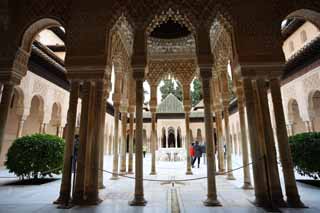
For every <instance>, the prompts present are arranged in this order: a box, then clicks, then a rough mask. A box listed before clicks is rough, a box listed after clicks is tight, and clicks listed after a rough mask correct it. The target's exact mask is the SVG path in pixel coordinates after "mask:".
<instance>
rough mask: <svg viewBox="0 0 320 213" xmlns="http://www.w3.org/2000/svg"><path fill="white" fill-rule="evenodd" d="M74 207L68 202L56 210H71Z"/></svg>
mask: <svg viewBox="0 0 320 213" xmlns="http://www.w3.org/2000/svg"><path fill="white" fill-rule="evenodd" d="M72 207H74V204H73V203H71V202H69V203H68V204H60V205H59V206H58V207H57V208H58V209H71V208H72Z"/></svg>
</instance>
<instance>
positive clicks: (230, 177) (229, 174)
mask: <svg viewBox="0 0 320 213" xmlns="http://www.w3.org/2000/svg"><path fill="white" fill-rule="evenodd" d="M235 179H236V178H235V177H234V176H233V174H232V173H228V176H227V180H235Z"/></svg>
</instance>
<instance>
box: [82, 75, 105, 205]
mask: <svg viewBox="0 0 320 213" xmlns="http://www.w3.org/2000/svg"><path fill="white" fill-rule="evenodd" d="M95 87H96V88H95V98H94V104H93V108H94V110H92V111H91V113H90V114H91V115H90V116H92V117H93V128H92V129H91V131H92V133H93V134H92V142H91V150H90V151H91V159H90V164H88V166H89V168H90V174H91V175H90V181H89V187H88V188H87V189H86V201H87V203H88V204H98V203H100V202H101V199H100V198H99V190H98V189H99V180H98V179H99V156H100V155H99V148H100V146H99V143H100V142H102V141H101V134H102V133H103V130H104V127H102V120H103V119H104V118H105V115H104V112H105V107H104V106H105V104H104V101H105V100H104V81H103V80H96V81H95Z"/></svg>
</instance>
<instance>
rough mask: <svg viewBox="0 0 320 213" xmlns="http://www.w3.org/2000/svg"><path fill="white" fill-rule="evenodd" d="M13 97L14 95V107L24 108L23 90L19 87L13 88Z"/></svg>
mask: <svg viewBox="0 0 320 213" xmlns="http://www.w3.org/2000/svg"><path fill="white" fill-rule="evenodd" d="M14 95H15V98H14V102H15V103H14V105H15V107H16V108H21V109H22V108H23V107H24V105H25V104H24V92H23V90H22V89H21V88H20V87H18V86H16V87H15V88H14Z"/></svg>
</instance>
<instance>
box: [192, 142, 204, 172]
mask: <svg viewBox="0 0 320 213" xmlns="http://www.w3.org/2000/svg"><path fill="white" fill-rule="evenodd" d="M194 152H195V157H194V158H193V161H192V167H194V163H195V162H196V160H197V159H198V168H199V167H200V158H201V156H202V148H201V146H200V145H199V142H198V141H196V144H195V145H194Z"/></svg>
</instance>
